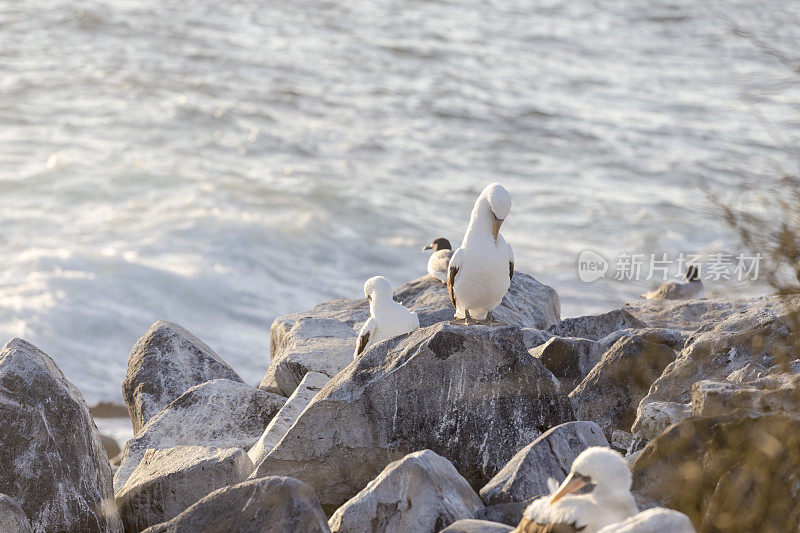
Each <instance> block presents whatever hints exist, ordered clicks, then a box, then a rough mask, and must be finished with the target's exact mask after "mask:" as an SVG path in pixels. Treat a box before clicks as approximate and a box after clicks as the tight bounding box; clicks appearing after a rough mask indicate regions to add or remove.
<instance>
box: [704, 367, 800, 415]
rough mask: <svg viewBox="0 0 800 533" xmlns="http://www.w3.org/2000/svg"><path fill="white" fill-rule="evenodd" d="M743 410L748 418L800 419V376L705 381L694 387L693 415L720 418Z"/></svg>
mask: <svg viewBox="0 0 800 533" xmlns="http://www.w3.org/2000/svg"><path fill="white" fill-rule="evenodd" d="M736 410H740V411H744V412H746V413H747V414H748V415H749V416H754V417H755V416H759V415H769V414H783V415H786V416H789V417H794V418H797V419H798V420H800V376H791V377H788V376H787V377H786V378H785V379H776V378H761V379H758V380H755V381H752V382H749V383H731V382H728V381H713V380H704V381H698V382H697V383H695V384H694V385H693V386H692V415H693V416H706V417H708V416H718V415H725V414H731V413H733V411H736Z"/></svg>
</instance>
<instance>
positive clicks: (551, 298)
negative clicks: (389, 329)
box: [259, 272, 561, 396]
mask: <svg viewBox="0 0 800 533" xmlns="http://www.w3.org/2000/svg"><path fill="white" fill-rule="evenodd" d="M395 300H397V301H399V302H401V303H402V304H403V305H405V306H406V307H408V308H409V309H411V310H412V311H415V312H416V313H417V315H418V316H419V321H420V326H422V327H427V326H430V325H432V324H437V323H439V322H444V321H450V320H452V319H453V313H454V311H453V305H452V304H451V303H450V297H449V296H448V294H447V287H445V286H444V285H443V284H442V283H440V282H439V281H437V280H436V279H434V278H432V277H431V276H424V277H422V278H419V279H417V280H414V281H410V282H408V283H405V284H403V285H401V286H399V287H397V288H396V289H395ZM560 312H561V304H560V302H559V299H558V295H557V294H556V292H555V291H554V290H553V289H551V288H550V287H548V286H546V285H543V284H541V283H539V282H538V281H536V280H535V279H534V278H532V277H531V276H528V275H526V274H523V273H521V272H518V273H515V274H514V279H513V280H512V282H511V287H510V288H509V291H508V294H506V296H505V298H504V299H503V302H502V304H501V305H500V307H498V308H497V309H496V310H495V312H494V317H495V319H497V320H500V321H503V322H507V323H508V324H512V325H518V326H521V327H530V328H539V329H541V328H544V327H545V326H547V325H548V324H552V323H554V322H557V321H558V319H559V316H560ZM367 318H369V306H368V304H367V300H365V299H356V300H348V299H338V300H331V301H329V302H325V303H322V304H319V305H317V306H315V307H314V308H313V309H311V310H310V311H305V312H302V313H294V314H291V315H285V316H282V317H278V318H277V319H275V321H274V322H273V323H272V327H271V328H270V364H269V368H268V369H267V373H266V375H265V376H264V379H263V380H262V381H261V385H260V386H259V387H260V388H261V389H264V390H267V391H270V392H274V393H277V394H282V395H284V396H289V395H290V394H292V392H293V391H294V389H295V388H297V385H298V384H299V383H300V381H301V380H302V379H303V377H305V375H306V374H307V373H308V372H312V371H313V372H321V373H323V374H326V375H327V376H329V377H333V376H335V375H336V374H338V373H339V371H341V370H342V369H343V368H344V367H346V366H347V365H348V364H350V362H351V361H352V360H353V349H354V348H355V343H356V338H357V337H358V330H359V329H360V328H361V326H362V325H363V324H364V322H365V321H366V320H367ZM531 339H532V337H531ZM531 342H533V340H532V341H531Z"/></svg>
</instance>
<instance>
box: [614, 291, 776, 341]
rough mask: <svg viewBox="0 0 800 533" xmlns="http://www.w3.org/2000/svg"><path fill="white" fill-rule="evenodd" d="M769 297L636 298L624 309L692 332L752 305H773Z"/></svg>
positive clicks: (657, 325)
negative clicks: (704, 298) (707, 298)
mask: <svg viewBox="0 0 800 533" xmlns="http://www.w3.org/2000/svg"><path fill="white" fill-rule="evenodd" d="M774 303H775V302H770V299H769V297H763V298H721V299H713V300H683V301H682V300H635V301H633V302H628V303H626V304H625V306H624V307H623V309H624V310H625V311H628V312H629V313H630V314H632V315H633V316H635V317H636V318H637V319H639V320H641V321H642V322H645V323H646V324H649V325H650V326H651V327H654V328H667V329H671V330H675V331H679V332H681V333H683V334H691V333H692V332H693V331H695V330H696V329H697V328H699V327H701V326H702V325H703V324H705V323H707V322H721V321H722V320H725V318H727V317H728V316H729V315H731V314H733V313H738V312H739V311H742V310H744V309H747V308H748V307H750V306H752V305H756V306H762V307H763V306H764V305H765V304H766V305H769V306H770V307H771V306H773V305H774Z"/></svg>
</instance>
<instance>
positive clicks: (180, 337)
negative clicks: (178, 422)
mask: <svg viewBox="0 0 800 533" xmlns="http://www.w3.org/2000/svg"><path fill="white" fill-rule="evenodd" d="M212 379H227V380H231V381H238V382H240V383H244V380H243V379H242V378H240V377H239V375H238V374H237V373H236V372H234V370H233V369H232V368H231V367H229V366H228V364H227V363H226V362H225V361H223V360H222V359H220V357H219V356H218V355H217V354H216V353H214V350H212V349H211V348H209V347H208V346H206V345H205V344H204V343H203V342H202V341H201V340H200V339H198V338H197V337H195V336H194V335H192V334H191V333H189V332H188V331H186V330H185V329H183V328H182V327H181V326H179V325H177V324H173V323H172V322H164V321H159V322H156V323H155V324H153V325H152V326H150V329H149V330H147V333H145V334H144V336H143V337H142V338H141V339H139V341H138V342H137V343H136V344H135V345H134V347H133V350H132V351H131V354H130V355H129V356H128V373H127V375H126V376H125V381H123V382H122V396H123V398H124V399H125V403H126V404H127V406H128V416H129V417H130V419H131V422H132V423H133V434H134V435H138V434H139V432H140V431H141V429H142V427H144V425H145V424H146V423H147V421H148V420H150V419H151V418H152V417H153V416H155V415H156V413H158V412H159V411H161V409H163V408H164V407H166V406H167V405H169V404H170V403H172V401H173V400H175V399H176V398H177V397H178V396H180V395H181V394H183V393H184V392H186V391H187V390H189V389H190V388H191V387H194V386H195V385H200V384H202V383H205V382H206V381H209V380H212Z"/></svg>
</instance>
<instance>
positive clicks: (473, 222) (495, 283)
mask: <svg viewBox="0 0 800 533" xmlns="http://www.w3.org/2000/svg"><path fill="white" fill-rule="evenodd" d="M510 211H511V195H510V194H509V193H508V191H507V190H506V189H505V188H503V186H501V185H498V184H497V183H492V184H490V185H488V186H487V187H486V188H485V189H484V190H483V192H482V193H481V194H480V196H478V199H477V200H476V201H475V205H474V207H473V208H472V214H471V215H470V220H469V226H467V231H466V233H465V234H464V240H463V241H462V244H461V247H460V248H459V249H458V250H456V251H455V252H454V253H453V257H452V258H451V259H450V265H449V269H448V277H447V287H448V290H449V292H450V299H451V300H452V302H453V306H454V307H455V309H456V313H455V318H456V319H461V318H463V319H465V322H467V323H468V320H469V319H470V318H472V319H477V320H483V319H488V320H491V312H492V310H493V309H495V308H496V307H497V306H498V305H500V302H502V301H503V296H505V294H506V292H508V287H509V285H510V284H511V278H512V276H513V275H514V252H513V250H512V249H511V246H509V245H508V244H507V243H506V241H505V239H504V238H503V236H502V235H500V225H501V224H502V223H503V220H505V218H506V217H507V216H508V214H509V212H510Z"/></svg>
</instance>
